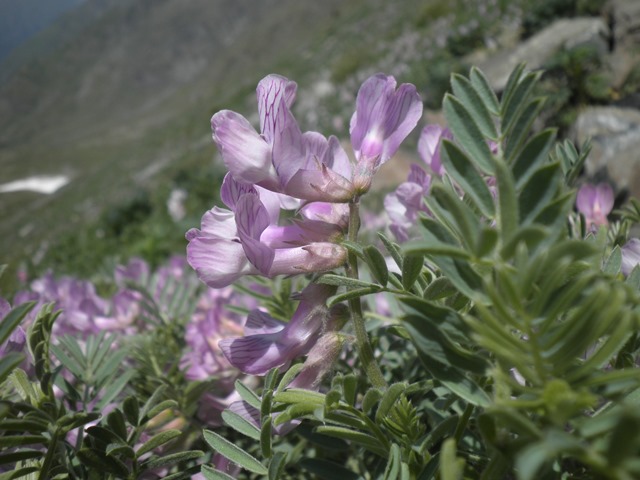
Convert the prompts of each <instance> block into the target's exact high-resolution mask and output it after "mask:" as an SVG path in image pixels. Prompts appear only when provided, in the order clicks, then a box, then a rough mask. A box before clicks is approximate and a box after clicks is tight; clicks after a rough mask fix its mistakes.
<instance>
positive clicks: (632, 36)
mask: <svg viewBox="0 0 640 480" xmlns="http://www.w3.org/2000/svg"><path fill="white" fill-rule="evenodd" d="M611 15H612V17H613V18H612V24H613V32H614V33H613V35H614V40H615V43H616V46H618V45H620V44H627V45H632V44H633V43H636V44H637V43H638V42H640V1H638V0H613V1H612V5H611Z"/></svg>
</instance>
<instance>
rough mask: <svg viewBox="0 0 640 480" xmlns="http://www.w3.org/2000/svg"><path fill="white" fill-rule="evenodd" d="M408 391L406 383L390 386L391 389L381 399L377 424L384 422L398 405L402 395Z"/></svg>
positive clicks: (377, 413)
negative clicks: (390, 411) (395, 405)
mask: <svg viewBox="0 0 640 480" xmlns="http://www.w3.org/2000/svg"><path fill="white" fill-rule="evenodd" d="M406 389H407V384H406V383H405V382H399V383H393V384H391V385H389V388H387V390H386V391H385V392H384V393H383V395H382V398H381V399H380V405H379V406H378V411H377V412H376V423H378V424H379V423H380V422H382V420H383V419H384V418H385V417H386V416H387V414H388V413H389V410H391V407H393V405H394V404H395V403H396V401H397V400H398V398H400V395H402V394H403V393H404V392H405V391H406Z"/></svg>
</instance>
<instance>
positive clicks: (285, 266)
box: [186, 175, 346, 288]
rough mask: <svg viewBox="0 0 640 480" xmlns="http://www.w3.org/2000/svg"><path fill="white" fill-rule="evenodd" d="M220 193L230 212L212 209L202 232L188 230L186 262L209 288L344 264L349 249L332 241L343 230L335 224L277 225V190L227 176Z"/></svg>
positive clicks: (203, 222)
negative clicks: (251, 277)
mask: <svg viewBox="0 0 640 480" xmlns="http://www.w3.org/2000/svg"><path fill="white" fill-rule="evenodd" d="M221 197H222V199H223V201H224V202H225V203H226V205H227V206H228V207H229V208H231V210H226V209H221V208H218V207H214V208H213V209H212V210H209V211H208V212H206V213H205V214H204V216H203V217H202V224H201V228H200V229H199V230H198V229H191V230H189V231H188V232H187V234H186V237H187V240H188V241H189V245H188V246H187V259H188V262H189V264H190V265H191V266H192V267H193V268H194V269H195V270H196V273H197V274H198V277H199V278H200V279H201V280H202V281H203V282H205V283H206V284H207V285H209V286H210V287H213V288H220V287H225V286H227V285H230V284H231V283H233V282H234V281H235V280H237V279H238V278H240V277H241V276H243V275H255V274H262V275H265V276H267V277H273V276H275V275H290V274H297V273H303V272H318V271H327V270H331V269H333V268H336V267H339V266H340V265H342V264H343V263H344V261H345V259H346V250H345V249H344V248H343V247H341V246H340V245H336V244H335V243H332V242H331V241H330V240H332V239H335V236H336V235H337V234H339V232H338V229H336V225H332V224H328V223H326V222H321V221H312V220H311V219H309V221H308V222H305V221H304V219H303V220H301V221H299V222H297V223H294V224H292V225H287V226H279V225H277V221H278V216H279V212H280V202H279V200H278V199H277V198H276V197H275V196H274V194H272V193H270V192H268V191H266V190H264V189H261V188H260V187H253V186H250V185H245V184H240V183H238V182H236V181H234V180H233V178H232V177H231V176H229V175H227V177H226V178H225V182H224V183H223V187H222V191H221ZM309 211H310V212H313V209H309Z"/></svg>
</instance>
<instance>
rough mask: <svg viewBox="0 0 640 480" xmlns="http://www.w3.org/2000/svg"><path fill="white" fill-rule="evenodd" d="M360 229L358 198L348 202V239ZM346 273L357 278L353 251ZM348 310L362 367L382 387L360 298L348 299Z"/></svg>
mask: <svg viewBox="0 0 640 480" xmlns="http://www.w3.org/2000/svg"><path fill="white" fill-rule="evenodd" d="M359 229H360V203H359V200H358V199H356V200H353V201H352V202H350V203H349V240H350V241H351V242H356V241H357V240H358V230H359ZM347 275H348V276H349V277H351V278H355V279H357V278H358V258H357V256H356V255H355V254H354V253H353V252H349V258H348V263H347ZM349 310H350V312H351V320H352V321H353V328H354V330H355V334H356V345H357V348H358V356H359V358H360V362H361V363H362V367H363V368H364V371H365V372H366V374H367V376H368V377H369V380H370V381H371V383H372V384H373V386H374V387H376V388H384V387H386V386H387V382H385V380H384V377H383V376H382V372H381V371H380V367H378V364H377V363H376V361H375V358H374V357H373V349H372V348H371V342H370V341H369V336H368V335H367V330H366V328H365V326H364V316H363V315H362V302H361V301H360V298H352V299H351V300H349Z"/></svg>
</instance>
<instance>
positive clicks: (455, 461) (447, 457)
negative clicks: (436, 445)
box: [440, 438, 465, 480]
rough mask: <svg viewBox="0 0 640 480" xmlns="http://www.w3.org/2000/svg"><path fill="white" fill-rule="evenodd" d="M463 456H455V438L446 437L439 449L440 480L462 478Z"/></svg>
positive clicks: (459, 479) (457, 479)
mask: <svg viewBox="0 0 640 480" xmlns="http://www.w3.org/2000/svg"><path fill="white" fill-rule="evenodd" d="M464 464H465V461H464V459H463V458H458V457H456V440H455V438H448V439H447V440H445V441H444V443H443V444H442V449H441V450H440V478H441V479H442V480H462V479H463V478H464Z"/></svg>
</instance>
